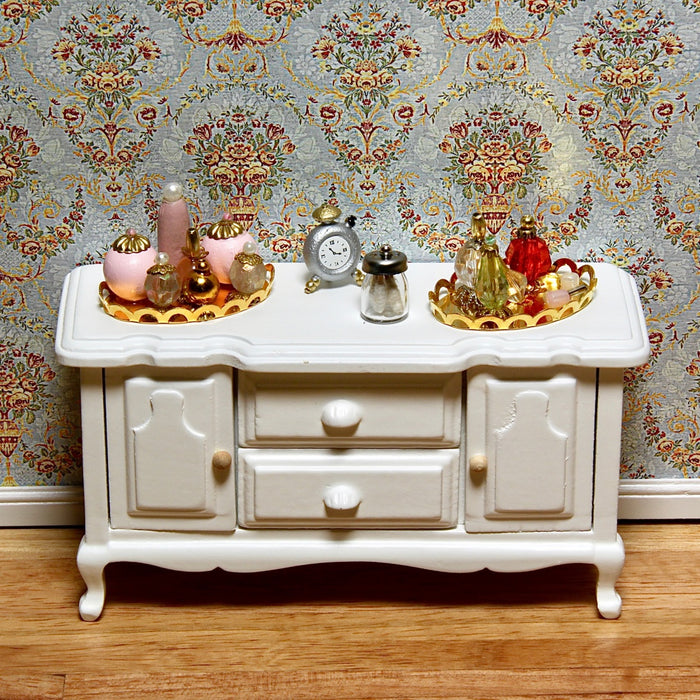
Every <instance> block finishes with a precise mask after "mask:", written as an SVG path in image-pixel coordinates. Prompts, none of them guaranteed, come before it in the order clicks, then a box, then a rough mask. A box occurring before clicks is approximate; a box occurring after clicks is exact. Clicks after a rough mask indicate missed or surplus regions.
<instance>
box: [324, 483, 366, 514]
mask: <svg viewBox="0 0 700 700" xmlns="http://www.w3.org/2000/svg"><path fill="white" fill-rule="evenodd" d="M361 501H362V497H361V496H360V492H359V491H358V490H357V489H356V488H354V487H352V486H347V485H345V484H340V485H338V486H331V487H330V488H328V489H327V490H326V493H325V495H324V496H323V503H324V505H325V506H326V508H328V510H335V511H349V510H355V509H356V508H357V507H358V506H359V505H360V502H361Z"/></svg>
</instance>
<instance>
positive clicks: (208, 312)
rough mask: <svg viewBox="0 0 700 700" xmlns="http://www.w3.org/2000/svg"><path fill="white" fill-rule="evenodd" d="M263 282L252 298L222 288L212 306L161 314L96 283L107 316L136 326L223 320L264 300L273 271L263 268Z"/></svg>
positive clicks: (230, 289)
mask: <svg viewBox="0 0 700 700" xmlns="http://www.w3.org/2000/svg"><path fill="white" fill-rule="evenodd" d="M265 269H266V270H267V279H266V280H265V284H264V285H263V287H262V289H259V290H258V291H257V292H253V294H241V293H240V292H237V291H236V290H235V289H232V288H231V287H222V289H221V290H220V291H219V296H218V297H217V299H216V302H215V303H213V304H205V305H203V306H173V307H171V308H169V309H165V310H164V311H161V310H160V309H157V308H155V307H154V306H152V305H151V304H150V303H149V302H147V301H142V302H140V301H137V302H134V303H131V304H129V303H126V302H124V300H123V299H120V298H119V297H118V296H116V295H115V294H113V293H112V291H111V290H110V288H109V287H108V286H107V283H106V282H100V287H99V293H98V296H99V299H100V303H101V304H102V308H103V309H104V310H105V312H106V313H107V314H109V315H110V316H113V317H114V318H116V319H119V320H120V321H132V322H136V323H192V322H194V321H210V320H212V319H215V318H224V317H225V316H231V315H232V314H237V313H239V312H241V311H246V310H247V309H250V308H252V307H253V306H256V305H257V304H259V303H260V302H262V301H264V300H265V299H267V297H268V296H269V294H270V291H271V290H272V282H273V280H274V279H275V268H274V267H273V266H272V265H271V264H270V263H268V264H266V265H265Z"/></svg>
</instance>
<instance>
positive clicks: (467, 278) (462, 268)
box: [455, 212, 486, 289]
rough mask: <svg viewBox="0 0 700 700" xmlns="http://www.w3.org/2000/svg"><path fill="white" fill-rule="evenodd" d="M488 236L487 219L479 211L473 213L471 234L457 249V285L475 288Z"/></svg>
mask: <svg viewBox="0 0 700 700" xmlns="http://www.w3.org/2000/svg"><path fill="white" fill-rule="evenodd" d="M485 237H486V220H485V219H484V217H483V215H482V214H480V213H479V212H476V213H475V214H472V224H471V234H470V235H469V236H468V237H467V240H466V241H464V245H463V246H462V247H461V248H460V249H459V251H457V255H456V257H455V274H456V275H457V282H456V283H455V286H456V287H467V289H474V286H475V285H476V275H477V273H478V271H479V260H480V259H481V247H482V246H483V244H484V238H485Z"/></svg>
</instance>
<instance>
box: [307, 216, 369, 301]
mask: <svg viewBox="0 0 700 700" xmlns="http://www.w3.org/2000/svg"><path fill="white" fill-rule="evenodd" d="M312 216H313V217H314V219H315V220H316V221H318V226H316V227H315V228H313V229H312V230H311V231H309V233H308V235H307V236H306V241H305V242H304V262H305V263H306V267H307V268H308V269H309V272H310V273H311V277H310V278H309V280H308V281H307V282H306V286H305V290H304V291H305V292H306V293H307V294H310V293H311V292H315V291H316V290H317V289H318V288H319V286H320V285H321V282H322V281H323V282H329V283H344V282H349V281H350V280H354V282H355V284H357V285H361V284H362V279H363V277H364V275H363V274H362V271H361V270H359V269H358V268H357V264H358V262H359V261H360V255H361V254H362V246H361V245H360V239H359V238H358V237H357V234H356V233H355V231H354V229H353V226H354V225H355V217H354V216H348V217H347V218H346V219H345V222H344V223H340V222H339V221H338V220H337V219H338V217H339V216H340V209H338V207H334V206H332V205H330V204H327V203H326V204H322V205H321V206H320V207H318V208H317V209H314V211H313V213H312Z"/></svg>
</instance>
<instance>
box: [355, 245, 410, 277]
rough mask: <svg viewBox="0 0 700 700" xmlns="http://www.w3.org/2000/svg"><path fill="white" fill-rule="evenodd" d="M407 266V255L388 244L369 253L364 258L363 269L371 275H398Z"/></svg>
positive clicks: (404, 270)
mask: <svg viewBox="0 0 700 700" xmlns="http://www.w3.org/2000/svg"><path fill="white" fill-rule="evenodd" d="M407 268H408V260H407V259H406V256H405V255H404V254H403V253H402V252H401V251H399V250H394V249H393V248H392V247H391V246H390V245H388V244H387V245H383V246H382V247H381V248H380V249H379V250H373V251H372V252H370V253H367V255H365V257H364V259H363V260H362V271H363V272H366V273H368V274H370V275H398V274H401V273H402V272H406V269H407Z"/></svg>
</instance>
